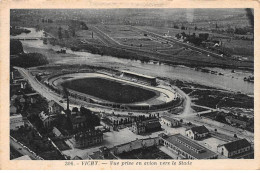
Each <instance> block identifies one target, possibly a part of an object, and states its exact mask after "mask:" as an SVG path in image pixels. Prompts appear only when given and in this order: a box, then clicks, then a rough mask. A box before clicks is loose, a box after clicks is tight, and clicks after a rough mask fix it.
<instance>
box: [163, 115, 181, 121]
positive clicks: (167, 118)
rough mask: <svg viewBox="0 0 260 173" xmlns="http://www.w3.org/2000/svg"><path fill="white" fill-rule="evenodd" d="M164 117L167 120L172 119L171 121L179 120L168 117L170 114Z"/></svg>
mask: <svg viewBox="0 0 260 173" xmlns="http://www.w3.org/2000/svg"><path fill="white" fill-rule="evenodd" d="M162 118H163V119H165V120H167V121H170V122H176V121H178V120H176V119H173V118H170V117H168V116H162Z"/></svg>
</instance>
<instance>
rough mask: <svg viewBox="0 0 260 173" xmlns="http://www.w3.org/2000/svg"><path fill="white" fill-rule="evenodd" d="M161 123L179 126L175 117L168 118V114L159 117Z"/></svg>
mask: <svg viewBox="0 0 260 173" xmlns="http://www.w3.org/2000/svg"><path fill="white" fill-rule="evenodd" d="M161 122H162V124H166V125H167V126H169V127H178V126H180V122H179V121H178V120H176V119H173V118H170V117H168V116H162V117H161Z"/></svg>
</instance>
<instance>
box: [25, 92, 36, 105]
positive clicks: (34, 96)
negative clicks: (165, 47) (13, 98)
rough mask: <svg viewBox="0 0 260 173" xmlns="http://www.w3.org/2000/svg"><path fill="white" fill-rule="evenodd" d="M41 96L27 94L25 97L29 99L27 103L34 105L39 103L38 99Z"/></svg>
mask: <svg viewBox="0 0 260 173" xmlns="http://www.w3.org/2000/svg"><path fill="white" fill-rule="evenodd" d="M38 96H39V94H38V93H29V94H25V97H26V98H27V101H28V102H30V103H31V104H34V103H36V102H37V97H38Z"/></svg>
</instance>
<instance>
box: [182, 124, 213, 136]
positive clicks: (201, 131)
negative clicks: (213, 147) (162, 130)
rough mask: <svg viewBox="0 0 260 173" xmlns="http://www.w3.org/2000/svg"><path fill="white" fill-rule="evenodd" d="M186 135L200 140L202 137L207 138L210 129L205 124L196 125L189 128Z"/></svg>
mask: <svg viewBox="0 0 260 173" xmlns="http://www.w3.org/2000/svg"><path fill="white" fill-rule="evenodd" d="M185 133H186V136H188V137H189V138H191V139H195V140H199V139H202V138H206V137H207V136H209V130H208V129H207V128H206V127H205V126H204V125H203V126H195V127H192V128H189V129H187V130H186V131H185Z"/></svg>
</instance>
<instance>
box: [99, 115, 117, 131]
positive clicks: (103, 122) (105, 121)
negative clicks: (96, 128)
mask: <svg viewBox="0 0 260 173" xmlns="http://www.w3.org/2000/svg"><path fill="white" fill-rule="evenodd" d="M100 124H101V125H102V126H103V127H104V128H105V129H107V130H109V131H110V130H112V129H113V127H114V125H113V123H112V122H111V121H110V120H109V119H108V118H101V120H100Z"/></svg>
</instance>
